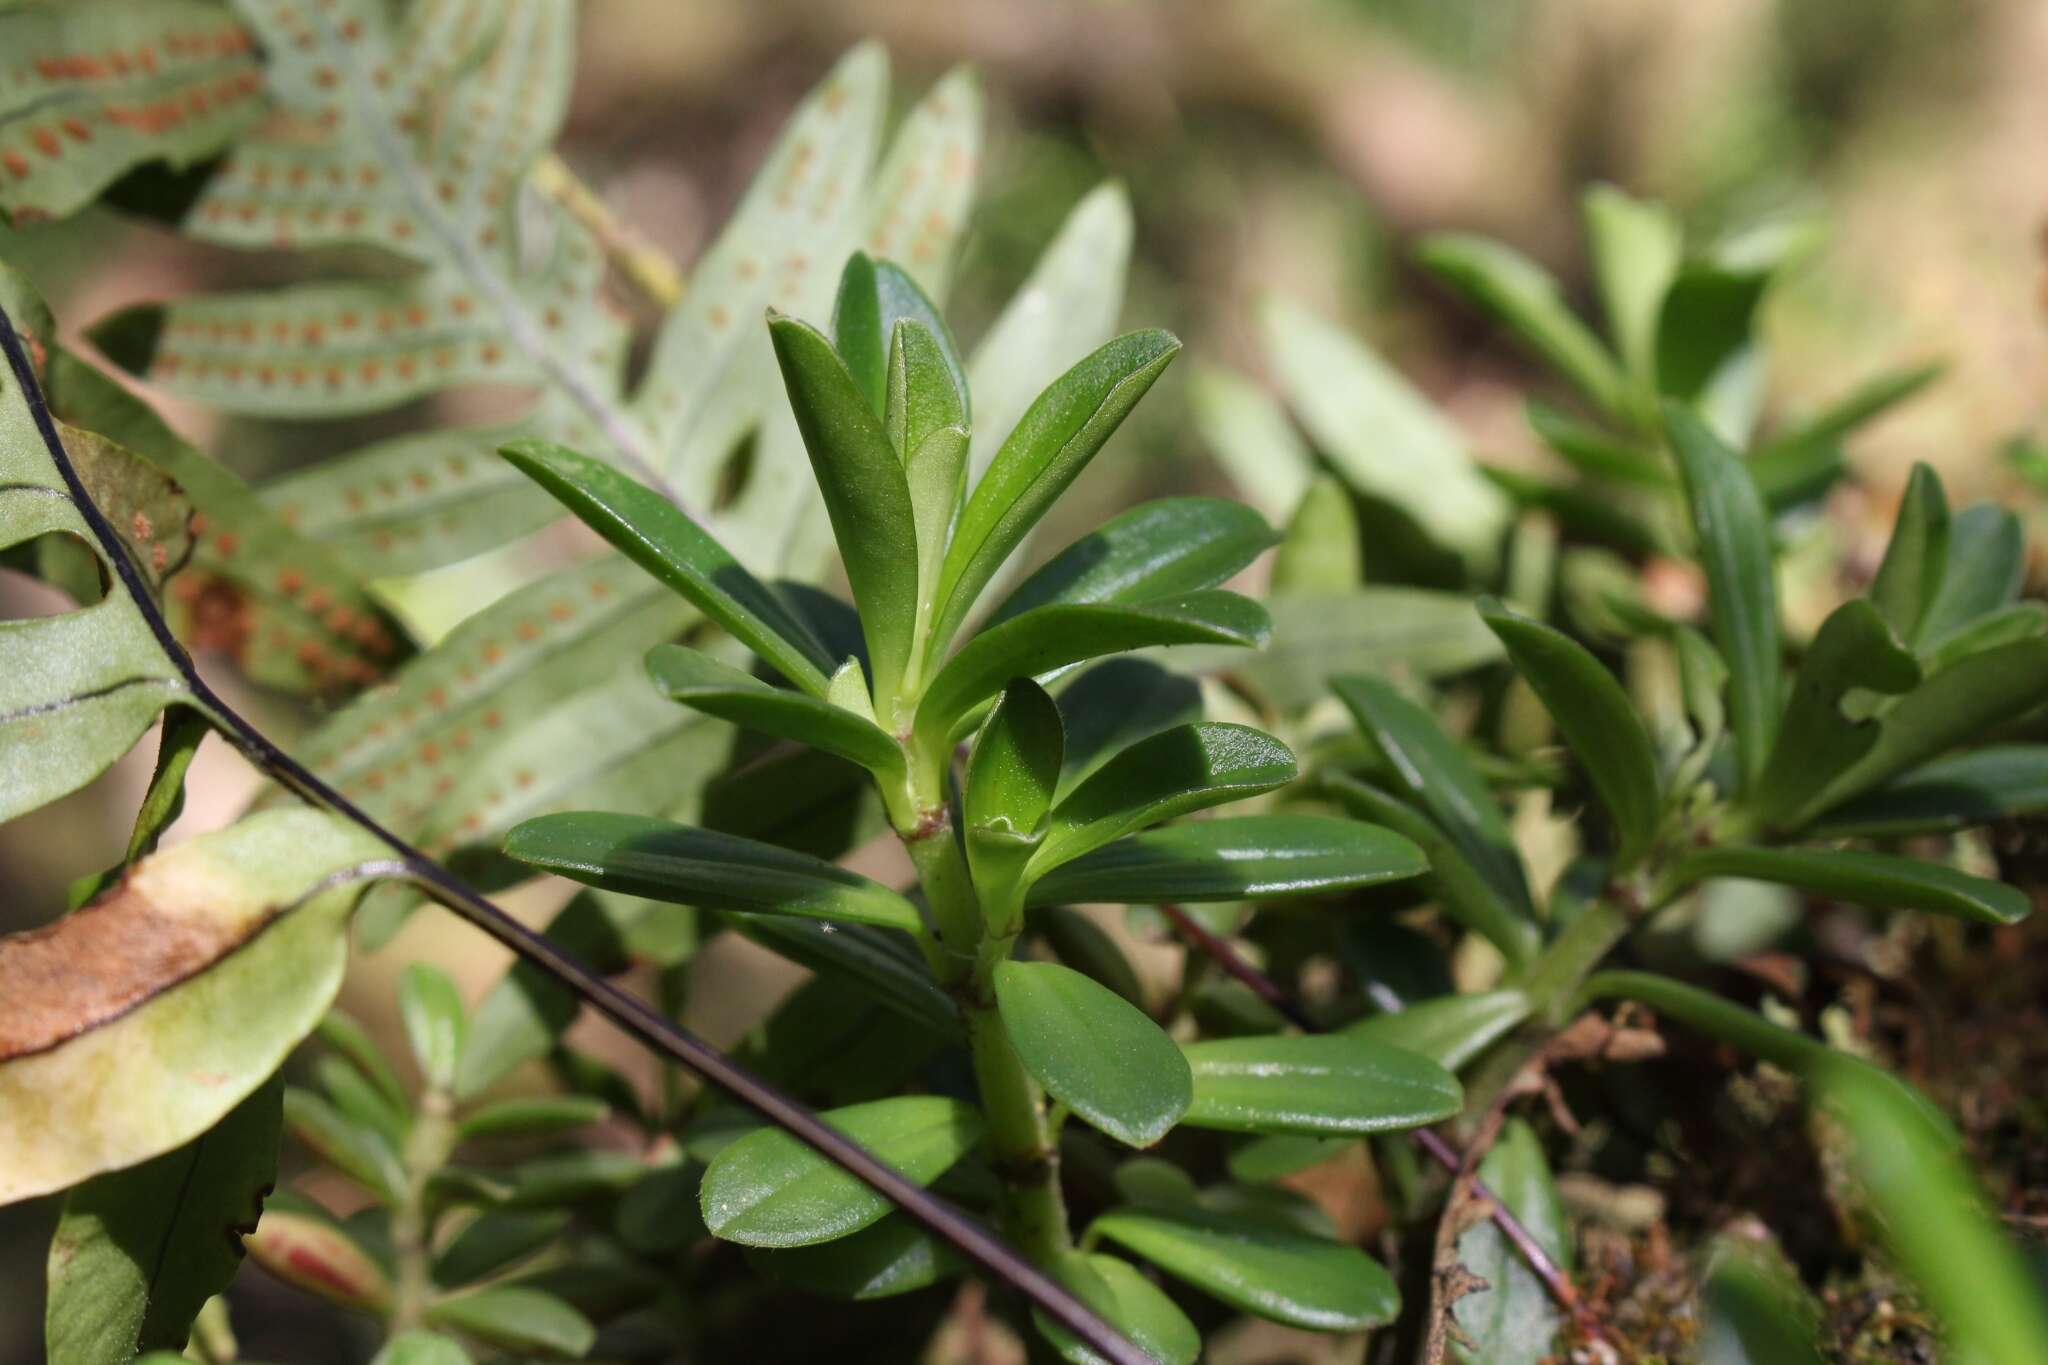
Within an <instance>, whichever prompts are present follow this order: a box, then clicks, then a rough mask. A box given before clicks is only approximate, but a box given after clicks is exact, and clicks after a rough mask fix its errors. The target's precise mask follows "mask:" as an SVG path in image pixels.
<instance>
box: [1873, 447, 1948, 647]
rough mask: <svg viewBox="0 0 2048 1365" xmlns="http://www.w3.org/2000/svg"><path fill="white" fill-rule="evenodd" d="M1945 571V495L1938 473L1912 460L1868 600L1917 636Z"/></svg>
mask: <svg viewBox="0 0 2048 1365" xmlns="http://www.w3.org/2000/svg"><path fill="white" fill-rule="evenodd" d="M1947 571H1948V498H1947V496H1946V495H1945V494H1943V492H1942V491H1941V478H1940V476H1938V475H1937V474H1936V473H1935V472H1934V468H1933V466H1931V465H1927V464H1915V465H1914V466H1913V476H1912V478H1910V479H1908V480H1907V481H1906V492H1905V495H1904V497H1902V498H1901V499H1900V501H1899V517H1898V520H1897V521H1895V522H1894V523H1892V538H1891V543H1890V544H1888V545H1886V546H1885V551H1884V562H1883V563H1881V564H1879V565H1878V566H1877V577H1876V578H1874V579H1873V580H1871V584H1870V601H1871V603H1872V605H1874V606H1875V607H1876V608H1877V610H1878V611H1879V612H1881V613H1883V615H1884V619H1885V620H1886V621H1889V622H1890V623H1891V627H1892V629H1893V630H1894V631H1897V632H1898V636H1899V638H1900V639H1901V640H1904V641H1906V642H1907V643H1908V644H1912V643H1914V642H1916V641H1917V640H1919V638H1920V623H1921V622H1922V621H1924V620H1926V618H1927V612H1928V610H1929V609H1930V608H1931V607H1933V605H1934V603H1935V599H1936V598H1937V597H1938V596H1939V595H1940V593H1941V582H1942V578H1943V577H1944V576H1945V575H1946V573H1947Z"/></svg>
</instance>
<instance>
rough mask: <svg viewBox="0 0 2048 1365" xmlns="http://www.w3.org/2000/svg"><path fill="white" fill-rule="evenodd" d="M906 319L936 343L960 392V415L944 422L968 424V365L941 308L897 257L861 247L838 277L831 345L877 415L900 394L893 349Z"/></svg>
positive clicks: (951, 384) (950, 379)
mask: <svg viewBox="0 0 2048 1365" xmlns="http://www.w3.org/2000/svg"><path fill="white" fill-rule="evenodd" d="M906 321H908V322H910V323H911V324H913V325H914V326H916V327H918V328H921V329H922V330H923V331H924V333H925V335H926V336H927V337H929V338H931V339H932V340H933V341H934V342H936V343H937V346H938V352H939V357H940V359H941V361H942V363H943V364H944V366H945V369H946V372H947V375H948V387H949V388H951V389H952V390H953V391H954V393H955V394H956V395H958V397H957V399H956V400H955V406H956V407H957V408H958V412H957V414H956V415H955V416H954V417H953V418H952V419H951V420H949V421H946V422H943V423H940V425H943V426H953V425H956V424H961V423H963V421H964V419H965V417H966V415H967V414H966V406H965V400H966V394H967V369H966V366H964V365H963V364H962V363H961V361H960V354H959V350H958V348H956V347H955V346H954V344H953V337H952V334H951V333H950V332H948V331H947V329H946V323H945V319H944V318H942V317H941V316H940V315H939V310H938V308H937V307H936V306H935V305H934V304H933V303H932V301H931V300H930V299H928V298H926V297H925V293H924V290H922V289H921V288H919V287H918V284H917V281H916V280H914V279H912V278H911V277H910V276H909V275H908V274H907V273H906V272H905V271H904V269H903V268H902V267H901V266H899V265H896V264H895V263H894V262H891V261H878V260H874V259H873V258H871V257H869V256H868V255H867V253H866V252H861V251H856V252H854V253H853V255H851V256H849V257H847V260H846V269H845V270H844V271H842V272H841V273H840V276H839V297H838V299H837V300H836V301H835V302H834V304H833V306H832V345H833V348H834V349H836V350H837V351H838V352H839V354H840V356H841V358H842V359H844V360H845V362H846V368H847V370H848V372H849V373H850V374H851V375H852V376H853V379H854V382H855V383H856V384H857V385H858V386H859V389H860V392H861V394H862V396H863V397H865V398H866V399H867V400H868V402H869V404H870V405H871V406H872V407H873V409H874V413H875V416H877V417H880V416H882V415H883V412H884V411H885V409H887V408H888V407H889V406H890V405H891V403H892V402H893V401H894V398H895V396H894V394H892V393H891V392H890V391H889V375H890V372H891V371H890V365H891V357H890V352H891V350H892V349H893V348H894V346H895V344H896V340H895V337H896V331H897V327H898V326H899V324H901V323H903V322H906ZM896 446H897V448H898V449H899V450H906V451H907V450H908V449H911V448H914V447H910V446H906V444H905V443H904V442H903V441H902V440H900V439H899V440H898V441H897V442H896Z"/></svg>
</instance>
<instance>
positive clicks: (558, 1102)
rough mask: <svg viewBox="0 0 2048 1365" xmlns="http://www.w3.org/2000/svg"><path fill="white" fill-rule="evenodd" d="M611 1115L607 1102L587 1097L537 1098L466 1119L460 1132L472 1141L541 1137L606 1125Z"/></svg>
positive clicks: (486, 1108)
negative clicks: (605, 1120) (603, 1123)
mask: <svg viewBox="0 0 2048 1365" xmlns="http://www.w3.org/2000/svg"><path fill="white" fill-rule="evenodd" d="M610 1113H611V1106H609V1105H607V1104H606V1103H605V1102H604V1101H603V1100H598V1099H592V1098H590V1097H589V1096H587V1095H535V1096H533V1097H531V1098H528V1099H517V1100H501V1101H499V1102H498V1103H497V1104H491V1105H486V1106H484V1107H483V1108H482V1109H478V1110H476V1111H475V1112H474V1113H471V1114H467V1115H465V1116H464V1117H463V1120H462V1122H461V1123H460V1124H459V1125H457V1129H456V1131H457V1132H459V1133H460V1134H461V1135H462V1138H463V1139H464V1140H465V1141H467V1140H469V1139H471V1138H490V1137H541V1136H546V1135H549V1134H553V1133H560V1132H565V1131H567V1130H568V1129H571V1128H583V1127H587V1126H588V1125H590V1124H593V1123H602V1122H603V1121H604V1119H605V1117H606V1116H607V1115H609V1114H610Z"/></svg>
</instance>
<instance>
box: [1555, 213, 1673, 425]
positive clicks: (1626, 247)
mask: <svg viewBox="0 0 2048 1365" xmlns="http://www.w3.org/2000/svg"><path fill="white" fill-rule="evenodd" d="M1580 202H1581V207H1582V209H1583V211H1584V213H1585V215H1586V235H1587V238H1588V239H1589V240H1590V242H1591V245H1592V251H1593V275H1594V278H1595V279H1596V280H1598V281H1599V284H1600V302H1601V305H1602V306H1603V307H1604V308H1605V309H1606V312H1607V331H1608V334H1609V335H1610V336H1611V337H1613V338H1614V348H1615V350H1617V351H1618V352H1620V354H1621V359H1622V364H1623V365H1624V366H1626V367H1627V369H1628V373H1629V377H1630V378H1631V379H1632V380H1633V381H1634V382H1635V386H1636V388H1637V389H1638V390H1639V391H1642V392H1646V393H1655V392H1656V390H1657V321H1658V318H1659V317H1660V315H1661V314H1662V313H1663V309H1664V292H1665V290H1667V289H1669V288H1670V287H1671V281H1672V280H1673V279H1674V278H1675V277H1676V276H1677V274H1678V262H1679V254H1680V251H1681V250H1682V245H1683V244H1682V242H1681V240H1680V235H1679V227H1678V219H1677V217H1676V216H1675V215H1674V214H1673V213H1672V212H1671V210H1670V209H1668V208H1666V207H1664V206H1663V205H1662V204H1654V203H1647V202H1645V201H1643V200H1640V199H1634V198H1631V197H1630V196H1628V195H1626V194H1624V193H1622V192H1621V191H1620V190H1618V189H1616V188H1614V187H1613V186H1612V185H1595V186H1594V187H1593V188H1592V189H1591V190H1588V191H1587V192H1586V196H1585V198H1584V199H1583V200H1581V201H1580Z"/></svg>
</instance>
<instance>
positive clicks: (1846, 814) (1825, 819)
mask: <svg viewBox="0 0 2048 1365" xmlns="http://www.w3.org/2000/svg"><path fill="white" fill-rule="evenodd" d="M2041 810H2048V745H2039V744H2005V745H1993V746H1991V747H1989V748H1984V749H1975V750H1972V751H1970V752H1968V753H1960V754H1952V755H1950V756H1948V757H1946V758H1938V759H1935V760H1934V761H1933V762H1932V763H1927V764H1923V765H1922V766H1920V767H1918V768H1915V769H1913V770H1912V771H1911V772H1909V773H1907V774H1905V775H1904V776H1903V777H1900V778H1897V779H1895V780H1894V781H1892V782H1891V783H1889V784H1888V785H1886V786H1882V787H1879V788H1877V789H1876V790H1875V791H1870V792H1866V793H1864V794H1863V795H1862V796H1859V797H1856V798H1855V799H1854V800H1851V801H1845V802H1843V803H1842V804H1841V805H1839V806H1836V807H1835V808H1834V809H1832V810H1830V811H1829V812H1828V813H1827V814H1826V815H1824V816H1822V817H1821V818H1820V819H1819V820H1818V821H1816V822H1815V823H1814V825H1813V826H1812V832H1813V833H1814V834H1815V835H1818V836H1825V837H1840V836H1843V835H1865V836H1869V837H1873V838H1891V837H1897V836H1899V835H1906V834H1925V833H1936V832H1942V831H1950V830H1959V829H1968V828H1970V827H1971V826H1974V825H1988V824H1991V823H1993V822H1995V821H1998V820H2002V819H2005V818H2007V817H2009V816H2014V815H2027V814H2032V813H2034V812H2036V811H2041Z"/></svg>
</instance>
